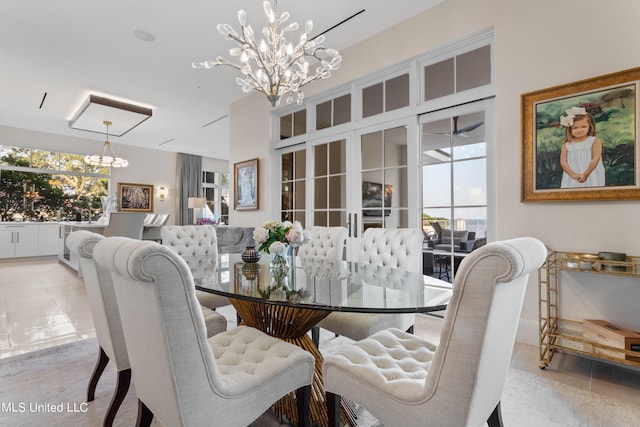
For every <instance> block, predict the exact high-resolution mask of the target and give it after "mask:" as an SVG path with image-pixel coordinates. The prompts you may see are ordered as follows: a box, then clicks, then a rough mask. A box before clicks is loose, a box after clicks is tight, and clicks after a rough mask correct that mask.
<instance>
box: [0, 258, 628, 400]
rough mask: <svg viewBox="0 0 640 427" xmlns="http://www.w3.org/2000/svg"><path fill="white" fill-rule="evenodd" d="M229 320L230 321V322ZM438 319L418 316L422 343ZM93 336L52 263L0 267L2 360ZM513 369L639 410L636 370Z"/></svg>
mask: <svg viewBox="0 0 640 427" xmlns="http://www.w3.org/2000/svg"><path fill="white" fill-rule="evenodd" d="M232 318H233V317H232V316H230V320H231V319H232ZM439 322H440V320H439V319H436V318H433V317H427V316H418V321H417V322H416V327H415V331H416V334H419V335H421V336H424V337H425V338H427V339H434V338H435V337H433V336H429V331H434V330H437V326H438V323H439ZM93 336H95V330H94V327H93V320H92V317H91V312H90V309H89V303H88V301H87V296H86V292H85V289H84V283H83V281H82V278H79V277H78V276H77V274H76V272H74V271H72V270H71V269H69V268H68V267H66V266H64V265H62V264H59V263H58V261H57V259H54V258H47V259H37V260H34V259H28V260H21V261H11V262H9V261H3V262H0V363H1V359H3V358H7V357H11V356H15V355H19V354H23V353H27V352H31V351H34V350H38V349H42V348H47V347H52V346H56V345H60V344H65V343H69V342H74V341H77V340H81V339H85V338H88V337H93ZM511 367H512V368H515V369H519V370H522V371H526V372H529V373H532V374H535V375H539V376H543V377H546V378H549V379H552V380H555V381H558V382H560V383H564V384H568V385H572V386H575V387H578V388H580V389H582V390H587V391H591V392H593V393H597V394H601V395H605V396H609V397H614V398H616V399H619V400H621V401H623V402H626V403H630V404H633V405H639V406H640V369H633V368H628V367H622V366H620V365H614V364H608V363H603V362H600V361H596V360H591V359H587V358H584V357H578V356H575V355H572V354H563V353H557V354H556V355H555V356H554V359H553V361H552V363H551V366H550V367H548V368H547V369H545V370H541V369H539V368H538V353H537V348H536V347H533V346H530V345H525V344H516V347H515V351H514V356H513V361H512V364H511Z"/></svg>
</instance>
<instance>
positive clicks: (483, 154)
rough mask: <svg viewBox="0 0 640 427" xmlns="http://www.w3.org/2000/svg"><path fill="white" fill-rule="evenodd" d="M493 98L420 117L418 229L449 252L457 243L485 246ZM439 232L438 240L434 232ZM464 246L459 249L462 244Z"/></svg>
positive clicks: (452, 252) (455, 249)
mask: <svg viewBox="0 0 640 427" xmlns="http://www.w3.org/2000/svg"><path fill="white" fill-rule="evenodd" d="M492 115H493V99H489V100H484V101H478V102H475V103H470V104H466V105H463V106H459V107H452V108H449V109H445V110H440V111H438V112H434V113H428V114H424V115H422V116H421V117H420V151H421V175H422V200H421V202H422V217H423V221H422V222H423V224H422V226H423V230H424V231H425V233H426V234H427V236H428V237H429V238H437V239H438V242H440V241H442V240H443V237H444V238H445V239H444V241H445V242H446V244H447V245H449V247H448V248H447V252H449V254H450V257H451V260H450V265H454V261H455V259H454V252H467V251H469V250H472V249H473V246H472V247H469V248H466V247H463V248H462V249H463V250H462V251H460V246H459V242H458V241H456V232H457V236H463V235H464V232H465V231H466V232H467V234H466V236H467V237H466V238H464V237H459V238H460V239H463V238H464V240H468V241H469V242H471V241H477V243H469V245H478V244H483V243H484V242H486V239H487V235H488V234H490V233H492V231H491V230H490V229H489V227H490V224H492V223H493V222H492V221H490V217H489V211H488V206H490V205H491V201H490V200H489V195H490V194H491V192H490V191H487V189H488V188H489V185H490V182H491V181H492V180H493V178H492V172H491V168H490V167H489V165H488V161H489V162H490V161H491V156H490V155H488V152H490V150H491V149H492V147H493V144H491V143H489V141H492V140H493V133H494V132H493V125H492V123H493V116H492ZM438 229H440V234H441V235H440V236H436V233H437V232H438ZM463 246H465V245H463Z"/></svg>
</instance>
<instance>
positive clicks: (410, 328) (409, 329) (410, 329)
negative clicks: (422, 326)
mask: <svg viewBox="0 0 640 427" xmlns="http://www.w3.org/2000/svg"><path fill="white" fill-rule="evenodd" d="M405 332H406V333H408V334H412V335H413V325H411V326H409V328H408V329H407V330H406V331H405Z"/></svg>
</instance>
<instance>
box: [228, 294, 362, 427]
mask: <svg viewBox="0 0 640 427" xmlns="http://www.w3.org/2000/svg"><path fill="white" fill-rule="evenodd" d="M231 303H232V304H233V306H234V307H235V309H236V311H237V312H238V315H239V316H240V317H241V318H242V323H243V324H245V325H248V326H252V327H254V328H256V329H259V330H261V331H263V332H265V333H267V334H269V335H271V336H273V337H276V338H280V339H281V340H283V341H286V342H290V343H292V344H295V345H297V346H298V347H300V348H303V349H305V350H307V351H308V352H309V353H311V354H313V357H315V359H316V363H315V370H314V375H313V383H312V385H311V403H310V405H309V410H310V416H311V420H310V421H311V425H318V426H322V427H326V426H328V414H327V405H326V398H325V392H324V383H323V380H322V362H323V358H322V354H320V352H319V351H318V349H317V348H316V346H315V345H314V344H313V341H312V340H311V337H309V335H308V334H307V332H309V331H310V330H311V328H313V327H314V326H315V325H317V324H318V322H319V321H320V320H322V319H324V318H325V317H327V316H328V315H329V312H328V311H324V310H313V309H310V308H302V307H294V306H281V305H275V304H265V303H259V302H254V301H247V300H241V299H235V298H234V299H231ZM275 411H276V414H277V415H278V416H279V417H280V419H281V421H282V416H283V415H286V416H287V419H288V420H289V421H290V422H292V423H293V424H297V422H298V413H297V411H296V402H295V393H290V394H289V395H288V396H285V397H284V398H282V399H281V400H279V401H278V403H276V405H275ZM355 420H356V414H355V411H354V408H353V405H352V404H351V403H350V402H348V401H346V400H345V399H343V407H342V416H341V421H342V424H343V425H344V424H345V423H348V424H349V425H350V426H355V425H356V423H355Z"/></svg>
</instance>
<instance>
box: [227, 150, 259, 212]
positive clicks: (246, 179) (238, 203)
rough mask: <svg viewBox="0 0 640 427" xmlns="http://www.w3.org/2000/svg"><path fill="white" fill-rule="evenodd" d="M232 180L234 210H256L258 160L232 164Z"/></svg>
mask: <svg viewBox="0 0 640 427" xmlns="http://www.w3.org/2000/svg"><path fill="white" fill-rule="evenodd" d="M233 178H234V182H235V194H234V196H235V197H234V208H235V210H237V211H250V210H256V209H258V159H251V160H247V161H245V162H240V163H236V164H234V165H233Z"/></svg>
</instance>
